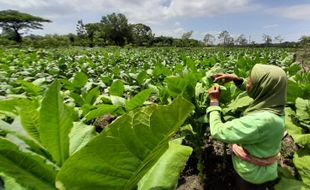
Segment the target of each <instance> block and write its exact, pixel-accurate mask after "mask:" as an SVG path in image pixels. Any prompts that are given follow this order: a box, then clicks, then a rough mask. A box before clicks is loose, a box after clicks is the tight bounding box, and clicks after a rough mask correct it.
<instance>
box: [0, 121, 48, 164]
mask: <svg viewBox="0 0 310 190" xmlns="http://www.w3.org/2000/svg"><path fill="white" fill-rule="evenodd" d="M0 129H1V130H2V131H4V132H5V133H6V134H7V136H8V135H13V136H15V137H16V138H17V140H18V141H20V142H21V141H22V144H24V145H22V146H23V147H24V146H27V149H29V150H31V151H33V152H35V153H37V154H40V155H43V156H45V157H46V158H49V157H50V155H49V153H48V152H47V151H46V150H45V148H44V147H43V146H42V145H41V144H39V143H38V141H36V140H34V139H33V138H32V137H30V136H29V135H28V133H27V132H26V131H25V130H24V128H23V127H22V124H21V121H20V118H19V117H16V118H15V119H14V122H13V123H12V124H8V123H6V122H4V121H2V120H0ZM20 142H19V143H17V144H20Z"/></svg>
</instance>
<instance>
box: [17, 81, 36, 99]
mask: <svg viewBox="0 0 310 190" xmlns="http://www.w3.org/2000/svg"><path fill="white" fill-rule="evenodd" d="M17 82H18V83H20V84H21V85H22V87H23V89H24V90H25V91H26V92H27V93H28V94H29V95H34V96H37V95H39V94H40V92H41V91H42V88H41V87H39V86H37V85H35V84H33V83H31V82H28V81H24V80H18V81H17Z"/></svg>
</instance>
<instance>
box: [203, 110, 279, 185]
mask: <svg viewBox="0 0 310 190" xmlns="http://www.w3.org/2000/svg"><path fill="white" fill-rule="evenodd" d="M207 113H209V114H210V116H209V122H210V131H211V135H212V137H214V138H215V139H218V140H220V141H223V142H225V143H229V144H239V145H241V146H242V147H243V148H245V149H246V150H247V151H248V152H249V153H250V155H253V156H256V157H259V158H265V157H270V156H274V155H276V154H277V153H279V151H280V147H281V139H282V137H283V133H284V117H282V116H278V115H275V114H273V113H271V112H268V111H257V112H253V113H250V114H248V115H246V116H243V117H241V118H239V119H234V120H232V121H228V122H225V123H223V122H222V120H221V108H220V107H219V106H210V107H208V109H207ZM232 160H233V165H234V168H235V170H236V172H237V173H238V174H239V175H240V176H241V177H242V178H243V179H244V180H246V181H248V182H251V183H254V184H261V183H264V182H267V181H270V180H274V179H275V178H277V176H278V174H277V163H274V164H272V165H270V166H256V165H254V164H251V163H249V162H246V161H244V160H241V159H240V158H238V157H237V156H234V155H233V157H232Z"/></svg>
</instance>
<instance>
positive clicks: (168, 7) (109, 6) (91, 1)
mask: <svg viewBox="0 0 310 190" xmlns="http://www.w3.org/2000/svg"><path fill="white" fill-rule="evenodd" d="M249 1H250V0H217V1H214V0H203V1H202V0H191V1H188V0H171V1H168V0H147V1H141V0H86V1H85V0H70V1H69V0H50V1H47V0H23V1H21V0H10V1H8V0H0V7H2V8H3V9H6V8H10V9H18V10H21V11H29V12H30V13H37V14H40V16H52V17H56V16H59V17H61V16H64V15H67V14H72V13H76V12H81V13H82V12H83V11H90V12H98V13H102V14H103V15H104V14H106V13H111V12H121V13H124V14H125V15H126V16H127V17H128V18H129V19H130V20H132V21H134V22H144V23H147V24H148V23H157V22H161V21H163V20H166V19H171V18H175V17H199V16H215V15H221V14H226V13H232V12H240V11H244V10H249V9H250V8H251V7H252V6H250V5H249Z"/></svg>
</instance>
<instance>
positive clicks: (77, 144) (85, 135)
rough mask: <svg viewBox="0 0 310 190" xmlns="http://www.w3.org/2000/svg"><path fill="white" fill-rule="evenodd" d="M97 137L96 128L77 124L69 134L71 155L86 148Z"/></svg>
mask: <svg viewBox="0 0 310 190" xmlns="http://www.w3.org/2000/svg"><path fill="white" fill-rule="evenodd" d="M95 136H97V132H96V128H95V127H94V126H92V125H86V124H84V123H81V122H75V123H74V124H73V128H72V129H71V132H70V134H69V137H70V155H72V154H73V153H75V152H76V151H78V150H80V149H81V148H82V147H84V146H85V145H86V144H87V143H88V142H89V141H90V140H91V139H93V138H94V137H95Z"/></svg>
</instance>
